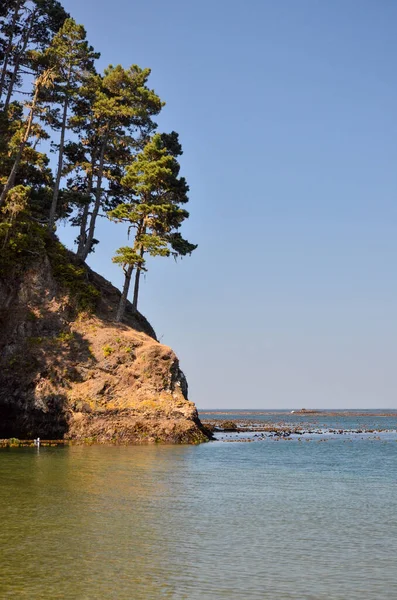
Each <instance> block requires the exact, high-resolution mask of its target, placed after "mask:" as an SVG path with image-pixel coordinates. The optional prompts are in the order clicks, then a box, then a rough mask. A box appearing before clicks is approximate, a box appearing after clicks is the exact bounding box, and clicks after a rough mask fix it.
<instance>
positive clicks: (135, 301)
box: [132, 248, 144, 312]
mask: <svg viewBox="0 0 397 600" xmlns="http://www.w3.org/2000/svg"><path fill="white" fill-rule="evenodd" d="M143 254H144V251H143V248H141V251H140V256H141V258H143ZM141 272H142V271H141V267H140V266H139V265H138V266H137V268H136V273H135V284H134V298H133V300H132V310H133V311H134V312H137V311H138V296H139V282H140V279H141Z"/></svg>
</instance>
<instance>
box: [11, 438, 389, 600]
mask: <svg viewBox="0 0 397 600" xmlns="http://www.w3.org/2000/svg"><path fill="white" fill-rule="evenodd" d="M396 440H397V436H393V435H388V436H385V437H384V438H382V437H381V439H368V438H366V439H361V438H355V439H349V438H343V439H341V438H340V437H337V438H333V439H328V440H325V439H324V440H322V439H318V440H310V441H305V440H302V441H300V440H282V441H279V442H276V441H272V440H267V441H264V442H256V443H225V442H214V443H209V444H204V445H201V446H198V447H171V446H167V447H164V446H162V447H161V446H154V447H97V446H93V447H69V448H41V449H40V450H39V451H38V450H37V449H31V448H17V449H4V450H1V451H0V517H1V524H2V525H1V528H0V598H1V599H3V598H18V599H19V598H22V599H23V598H30V599H32V598H33V599H41V598H59V599H61V598H62V599H63V598H65V599H68V598H71V599H72V598H73V599H74V598H75V599H93V600H94V599H101V598H106V599H113V598H117V599H118V598H120V599H124V598H125V599H133V600H140V599H151V598H153V599H157V598H159V599H161V598H172V599H177V600H179V599H184V598H186V599H193V600H195V599H207V598H208V599H210V598H211V599H217V598H220V599H222V598H225V599H226V598H227V599H235V598H244V599H263V598H265V599H302V598H305V599H313V600H322V599H327V600H329V599H331V600H332V599H335V600H336V599H338V600H339V599H340V600H346V599H350V600H355V599H367V600H372V599H373V600H379V599H381V598H397V441H396Z"/></svg>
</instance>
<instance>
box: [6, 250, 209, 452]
mask: <svg viewBox="0 0 397 600" xmlns="http://www.w3.org/2000/svg"><path fill="white" fill-rule="evenodd" d="M71 259H72V260H76V259H73V257H72V255H71ZM85 272H86V277H87V281H88V282H89V283H90V284H91V285H93V286H94V287H95V288H96V289H97V290H99V292H100V296H99V298H98V301H97V306H96V309H95V311H94V313H90V314H89V313H87V312H79V311H78V310H76V306H75V305H74V302H73V297H71V293H70V291H68V290H67V289H65V288H64V287H63V286H62V285H61V284H60V283H59V281H58V280H57V279H56V278H55V277H54V273H53V268H52V264H51V262H50V260H49V258H48V256H44V257H42V258H40V259H39V260H38V261H37V262H36V263H35V264H33V265H32V266H31V267H30V268H29V269H28V270H27V271H26V272H25V273H24V274H23V275H22V276H19V277H18V278H17V279H16V280H14V281H12V282H10V281H9V279H7V280H3V281H1V280H0V438H7V437H21V438H29V437H33V436H34V437H36V436H40V437H41V438H49V439H55V438H68V439H75V440H81V441H84V440H86V441H98V442H121V443H134V442H154V441H161V442H174V443H185V442H188V443H192V442H199V441H204V440H206V439H207V434H206V432H205V429H204V428H203V427H202V425H201V423H200V421H199V419H198V416H197V411H196V408H195V406H194V404H193V403H192V402H189V401H188V400H187V383H186V379H185V377H184V375H183V373H182V371H181V370H180V368H179V361H178V359H177V357H176V355H175V354H174V352H173V351H172V350H171V348H169V347H167V346H164V345H163V344H160V343H159V342H158V341H157V340H156V336H155V333H154V331H153V329H152V327H151V326H150V324H149V323H148V322H147V321H146V319H145V318H144V317H143V316H142V315H140V314H133V313H132V311H131V307H130V306H129V307H128V309H127V314H126V319H125V323H123V324H116V323H115V322H114V321H113V319H114V314H115V310H116V308H117V302H118V298H119V291H118V290H116V288H114V287H113V286H112V285H111V284H110V283H109V282H107V281H106V280H105V279H103V278H102V277H100V276H99V275H97V274H95V273H93V272H92V271H91V270H89V269H88V268H87V269H86V271H85Z"/></svg>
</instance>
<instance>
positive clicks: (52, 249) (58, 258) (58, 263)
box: [47, 238, 100, 312]
mask: <svg viewBox="0 0 397 600" xmlns="http://www.w3.org/2000/svg"><path fill="white" fill-rule="evenodd" d="M49 239H50V238H49ZM47 252H48V256H49V258H50V261H51V266H52V269H53V274H54V277H55V278H56V279H57V281H58V282H59V283H60V284H61V286H63V287H64V288H65V289H66V290H67V291H68V292H69V294H70V299H71V302H73V303H74V305H75V307H76V309H78V310H85V311H87V312H91V311H93V310H94V309H95V306H96V303H97V301H98V298H99V296H100V292H99V291H98V290H97V289H96V288H95V287H94V286H93V285H91V284H90V283H88V282H87V277H86V268H85V267H84V266H77V265H75V264H74V263H73V262H72V257H71V255H70V253H69V252H68V251H67V250H66V248H65V247H64V246H63V245H62V244H61V243H60V242H56V241H53V240H51V241H50V243H48V244H47Z"/></svg>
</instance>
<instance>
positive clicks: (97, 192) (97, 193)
mask: <svg viewBox="0 0 397 600" xmlns="http://www.w3.org/2000/svg"><path fill="white" fill-rule="evenodd" d="M107 141H108V134H107V133H106V134H105V137H104V140H103V143H102V148H101V153H100V156H99V165H98V177H97V182H96V190H95V204H94V210H93V211H92V215H91V219H90V226H89V228H88V234H87V239H86V241H85V244H84V247H83V248H82V250H81V252H80V253H78V256H79V257H80V258H82V259H83V260H86V258H87V256H88V254H89V252H90V250H91V246H92V240H93V239H94V232H95V223H96V219H97V216H98V213H99V209H100V207H101V200H102V189H101V187H102V178H103V164H104V159H105V150H106V146H107Z"/></svg>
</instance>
